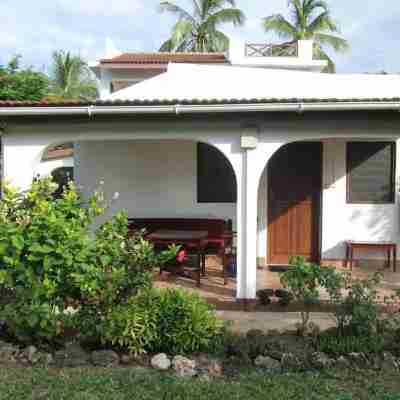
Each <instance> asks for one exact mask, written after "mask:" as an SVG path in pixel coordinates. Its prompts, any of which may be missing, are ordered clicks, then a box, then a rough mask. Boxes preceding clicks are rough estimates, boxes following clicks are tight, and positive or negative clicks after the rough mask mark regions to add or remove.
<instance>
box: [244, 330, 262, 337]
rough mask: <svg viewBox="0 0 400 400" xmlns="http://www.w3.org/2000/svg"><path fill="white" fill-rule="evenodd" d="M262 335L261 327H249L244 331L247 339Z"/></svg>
mask: <svg viewBox="0 0 400 400" xmlns="http://www.w3.org/2000/svg"><path fill="white" fill-rule="evenodd" d="M263 335H264V332H263V331H262V330H261V329H250V330H249V331H247V333H246V336H247V339H253V338H257V337H260V336H263Z"/></svg>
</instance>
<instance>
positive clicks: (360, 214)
mask: <svg viewBox="0 0 400 400" xmlns="http://www.w3.org/2000/svg"><path fill="white" fill-rule="evenodd" d="M399 155H400V143H399V140H397V160H400V158H399ZM398 163H399V161H398V162H397V164H398ZM323 177H324V179H323V180H324V185H323V201H322V207H323V211H322V258H325V259H343V258H344V255H345V248H344V243H343V241H344V240H346V239H347V240H357V241H394V242H398V244H400V242H399V210H398V209H399V205H398V190H397V188H398V183H399V179H400V177H399V167H398V166H397V171H396V196H395V199H396V200H395V204H347V202H346V141H345V140H331V141H326V142H324V174H323ZM384 257H385V255H383V254H382V253H376V254H373V253H371V252H363V254H362V258H384Z"/></svg>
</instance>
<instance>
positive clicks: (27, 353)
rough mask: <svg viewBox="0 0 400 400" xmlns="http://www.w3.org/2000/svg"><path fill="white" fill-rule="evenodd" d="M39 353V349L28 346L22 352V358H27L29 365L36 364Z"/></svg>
mask: <svg viewBox="0 0 400 400" xmlns="http://www.w3.org/2000/svg"><path fill="white" fill-rule="evenodd" d="M37 352H38V349H37V348H36V347H35V346H32V345H31V346H28V347H26V348H25V349H24V350H22V352H21V354H20V357H23V358H25V359H26V360H27V361H28V362H29V363H31V364H34V363H35V361H37V357H36V355H37Z"/></svg>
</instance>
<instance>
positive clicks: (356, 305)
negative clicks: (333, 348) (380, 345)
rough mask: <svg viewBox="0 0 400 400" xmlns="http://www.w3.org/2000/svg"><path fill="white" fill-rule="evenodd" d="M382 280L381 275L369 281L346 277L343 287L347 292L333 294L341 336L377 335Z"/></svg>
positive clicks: (335, 313) (378, 274) (376, 275)
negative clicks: (378, 288)
mask: <svg viewBox="0 0 400 400" xmlns="http://www.w3.org/2000/svg"><path fill="white" fill-rule="evenodd" d="M381 280H382V274H380V273H376V274H374V275H373V276H372V277H371V278H367V279H354V278H352V277H351V275H346V277H345V282H344V287H343V289H346V290H345V291H343V290H339V291H336V292H335V293H332V294H331V300H332V302H333V304H334V305H335V311H334V316H335V319H336V323H337V328H338V333H339V334H340V335H342V336H343V335H347V334H349V333H350V334H351V335H354V336H360V337H361V336H363V337H365V336H370V335H373V334H376V332H377V330H378V326H379V306H378V304H377V303H378V292H377V287H378V285H379V283H380V282H381Z"/></svg>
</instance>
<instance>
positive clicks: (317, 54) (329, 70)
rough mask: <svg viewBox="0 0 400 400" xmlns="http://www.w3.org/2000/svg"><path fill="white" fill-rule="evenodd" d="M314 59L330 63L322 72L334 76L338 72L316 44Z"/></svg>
mask: <svg viewBox="0 0 400 400" xmlns="http://www.w3.org/2000/svg"><path fill="white" fill-rule="evenodd" d="M314 57H315V58H316V59H318V60H324V61H327V62H328V65H327V66H326V67H325V68H324V69H323V71H322V72H327V73H330V74H334V73H335V72H336V66H335V63H334V62H333V60H332V59H331V58H330V57H329V55H328V54H327V53H326V52H325V51H324V50H323V49H322V47H321V46H320V45H319V44H318V43H314Z"/></svg>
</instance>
